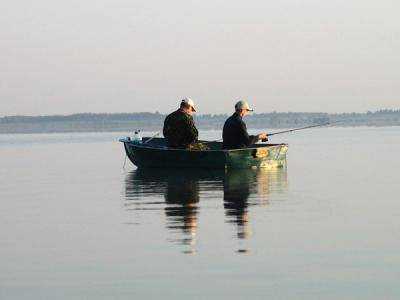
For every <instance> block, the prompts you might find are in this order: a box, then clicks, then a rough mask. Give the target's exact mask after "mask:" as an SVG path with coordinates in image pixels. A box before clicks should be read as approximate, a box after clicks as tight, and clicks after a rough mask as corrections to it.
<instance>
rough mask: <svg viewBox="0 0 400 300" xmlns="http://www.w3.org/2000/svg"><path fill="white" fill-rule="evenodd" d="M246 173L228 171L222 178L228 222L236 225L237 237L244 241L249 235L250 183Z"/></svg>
mask: <svg viewBox="0 0 400 300" xmlns="http://www.w3.org/2000/svg"><path fill="white" fill-rule="evenodd" d="M247 175H248V174H247V173H246V171H243V172H241V171H229V172H227V173H226V174H225V178H224V208H225V215H226V216H227V217H228V222H230V223H235V224H236V225H237V237H238V238H240V239H246V238H248V237H249V236H250V235H251V231H250V228H249V225H248V221H249V217H248V209H247V208H248V198H249V196H250V182H249V178H248V176H247Z"/></svg>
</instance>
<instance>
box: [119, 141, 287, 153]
mask: <svg viewBox="0 0 400 300" xmlns="http://www.w3.org/2000/svg"><path fill="white" fill-rule="evenodd" d="M120 142H121V143H124V144H128V145H129V146H132V147H136V148H140V149H152V150H161V151H183V152H223V153H230V152H239V151H246V150H256V149H262V148H272V147H279V146H288V144H286V143H280V144H265V145H263V144H258V145H260V146H259V147H249V148H236V149H220V150H211V149H208V150H188V149H177V148H161V147H154V146H150V145H144V144H137V143H135V142H133V141H128V140H122V139H120ZM204 142H206V141H204Z"/></svg>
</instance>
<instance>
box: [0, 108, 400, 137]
mask: <svg viewBox="0 0 400 300" xmlns="http://www.w3.org/2000/svg"><path fill="white" fill-rule="evenodd" d="M227 117H228V116H227V115H225V114H203V115H197V116H195V121H196V124H197V126H198V127H199V128H200V129H217V130H221V129H222V126H223V124H224V122H225V120H226V118H227ZM164 118H165V115H164V114H160V113H158V112H156V113H149V112H141V113H112V114H106V113H102V114H95V113H81V114H72V115H52V116H6V117H1V118H0V133H41V132H74V131H77V132H82V131H131V130H134V129H142V130H149V131H150V130H160V129H161V128H162V126H163V121H164ZM328 122H335V125H336V126H400V109H396V110H393V109H382V110H378V111H375V112H371V111H368V112H366V113H339V114H328V113H309V112H270V113H261V114H252V115H250V116H248V117H246V123H247V125H248V127H249V128H265V129H268V128H292V127H301V126H307V125H311V124H322V123H328Z"/></svg>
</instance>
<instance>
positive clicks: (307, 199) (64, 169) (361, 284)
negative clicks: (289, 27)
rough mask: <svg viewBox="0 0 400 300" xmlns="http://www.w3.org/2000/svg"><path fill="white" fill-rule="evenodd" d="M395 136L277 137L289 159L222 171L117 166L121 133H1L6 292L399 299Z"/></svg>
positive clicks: (312, 133)
mask: <svg viewBox="0 0 400 300" xmlns="http://www.w3.org/2000/svg"><path fill="white" fill-rule="evenodd" d="M399 133H400V128H399V127H392V128H346V129H344V128H325V129H314V130H309V131H303V132H298V133H296V134H289V135H282V136H277V137H275V138H274V140H273V142H288V143H289V152H288V166H287V169H283V170H273V171H265V170H264V171H263V170H259V171H250V170H243V171H235V172H227V173H225V172H222V173H221V172H211V171H207V172H206V171H203V172H199V171H197V172H190V171H187V170H186V171H184V172H182V171H181V172H180V171H179V170H175V171H174V172H167V171H165V170H160V171H138V170H136V169H135V167H133V166H132V165H131V164H130V163H129V162H126V165H125V169H123V165H124V153H123V147H122V145H121V144H120V143H118V142H117V141H116V140H117V138H118V137H119V136H121V135H122V136H123V135H126V133H75V134H43V135H0V182H1V189H0V266H1V272H0V298H1V299H143V298H147V299H159V298H163V299H211V298H213V299H243V298H247V299H266V298H270V299H398V298H399V297H400V287H399V284H398V282H399V279H400V255H399V249H400V220H399V217H400V201H399V194H400V185H399V179H400V176H399V173H398V172H399V169H400V159H399V156H398V155H399V153H400V134H399ZM149 134H150V133H149ZM219 134H220V133H218V132H215V131H208V132H202V133H201V135H202V138H208V139H216V138H219Z"/></svg>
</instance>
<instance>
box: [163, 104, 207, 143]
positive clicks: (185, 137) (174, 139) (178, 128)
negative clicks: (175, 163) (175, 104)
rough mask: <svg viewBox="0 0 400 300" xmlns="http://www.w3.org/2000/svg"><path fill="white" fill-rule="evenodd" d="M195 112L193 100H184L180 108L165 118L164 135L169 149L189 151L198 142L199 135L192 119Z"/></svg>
mask: <svg viewBox="0 0 400 300" xmlns="http://www.w3.org/2000/svg"><path fill="white" fill-rule="evenodd" d="M194 112H196V110H195V108H194V102H193V100H192V99H190V98H184V99H183V100H182V102H181V105H180V108H179V109H178V110H176V111H174V112H173V113H171V114H169V115H168V116H167V117H166V118H165V121H164V128H163V134H164V137H165V138H166V139H167V145H168V147H171V148H178V149H187V148H189V146H190V145H193V144H195V143H196V142H197V140H198V135H199V133H198V131H197V128H196V126H195V125H194V121H193V117H192V115H193V113H194Z"/></svg>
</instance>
